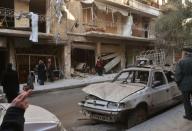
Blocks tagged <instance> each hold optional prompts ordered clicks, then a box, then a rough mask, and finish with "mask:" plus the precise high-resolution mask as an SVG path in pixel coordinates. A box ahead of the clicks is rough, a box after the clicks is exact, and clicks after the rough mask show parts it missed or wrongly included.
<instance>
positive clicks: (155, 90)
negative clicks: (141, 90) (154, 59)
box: [151, 71, 170, 108]
mask: <svg viewBox="0 0 192 131" xmlns="http://www.w3.org/2000/svg"><path fill="white" fill-rule="evenodd" d="M169 93H170V90H169V88H168V86H167V80H166V78H165V75H164V73H163V72H161V71H154V72H153V75H152V83H151V96H152V99H151V104H152V107H153V108H160V107H163V106H166V104H167V103H166V102H167V100H168V98H169Z"/></svg>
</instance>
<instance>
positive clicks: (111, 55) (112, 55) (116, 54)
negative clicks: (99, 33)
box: [102, 53, 118, 60]
mask: <svg viewBox="0 0 192 131" xmlns="http://www.w3.org/2000/svg"><path fill="white" fill-rule="evenodd" d="M117 56H118V53H113V54H109V55H106V56H103V57H102V59H103V60H108V59H111V58H114V57H117Z"/></svg>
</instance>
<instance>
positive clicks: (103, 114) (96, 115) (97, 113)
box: [79, 103, 125, 123]
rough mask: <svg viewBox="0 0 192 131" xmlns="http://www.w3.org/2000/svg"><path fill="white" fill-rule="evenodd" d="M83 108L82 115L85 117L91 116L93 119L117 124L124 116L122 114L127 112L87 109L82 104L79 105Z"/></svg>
mask: <svg viewBox="0 0 192 131" xmlns="http://www.w3.org/2000/svg"><path fill="white" fill-rule="evenodd" d="M79 105H80V106H81V108H82V113H83V114H84V115H85V116H89V117H90V118H91V119H95V120H100V121H105V122H113V123H114V122H117V121H119V120H120V119H121V117H122V116H123V115H122V114H123V113H124V112H125V111H112V110H111V111H110V110H101V109H96V108H91V107H86V106H84V105H83V104H82V103H79Z"/></svg>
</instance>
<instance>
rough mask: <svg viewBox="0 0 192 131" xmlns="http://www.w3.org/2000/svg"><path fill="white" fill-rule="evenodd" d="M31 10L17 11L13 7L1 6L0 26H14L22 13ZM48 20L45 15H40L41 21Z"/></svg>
mask: <svg viewBox="0 0 192 131" xmlns="http://www.w3.org/2000/svg"><path fill="white" fill-rule="evenodd" d="M28 13H29V12H16V11H15V10H13V9H9V8H4V7H0V28H14V22H15V19H17V18H18V17H19V16H20V14H28ZM44 21H46V17H45V16H44V15H39V22H44Z"/></svg>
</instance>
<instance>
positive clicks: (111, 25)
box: [83, 20, 154, 38]
mask: <svg viewBox="0 0 192 131" xmlns="http://www.w3.org/2000/svg"><path fill="white" fill-rule="evenodd" d="M83 25H84V27H85V31H86V32H90V31H95V32H103V33H112V34H116V35H122V36H123V33H122V32H123V30H122V29H123V27H124V25H123V24H119V23H117V22H112V21H104V20H95V21H89V22H85V23H83ZM132 36H134V37H141V38H154V35H153V31H152V29H151V28H147V29H145V28H140V27H136V26H133V27H132ZM129 37H130V36H129Z"/></svg>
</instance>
